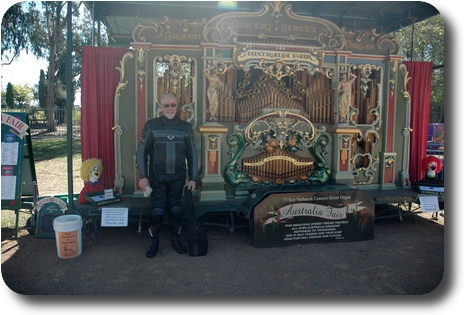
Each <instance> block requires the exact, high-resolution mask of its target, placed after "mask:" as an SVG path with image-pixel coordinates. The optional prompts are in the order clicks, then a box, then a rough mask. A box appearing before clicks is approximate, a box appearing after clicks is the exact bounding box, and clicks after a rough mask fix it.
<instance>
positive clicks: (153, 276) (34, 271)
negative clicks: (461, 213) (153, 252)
mask: <svg viewBox="0 0 464 315" xmlns="http://www.w3.org/2000/svg"><path fill="white" fill-rule="evenodd" d="M2 212H3V211H2ZM430 217H431V214H427V213H426V214H420V215H419V214H415V215H407V216H405V217H404V221H403V222H401V223H400V222H398V220H397V219H395V218H390V219H383V220H376V222H375V232H374V238H373V239H372V240H368V241H358V242H340V243H325V244H307V245H294V246H284V247H275V248H256V247H254V246H253V244H252V235H251V233H250V232H249V230H248V229H246V228H240V229H239V228H237V229H235V232H234V233H233V234H230V233H229V231H228V230H226V229H225V228H222V227H217V226H209V227H208V233H209V235H208V236H209V242H210V248H209V252H208V255H207V256H204V257H190V256H188V255H179V254H177V253H176V252H175V251H174V250H173V249H172V248H171V246H170V241H169V236H168V231H167V228H164V229H163V230H162V235H161V243H160V253H159V254H158V255H157V256H156V257H155V258H152V259H148V258H146V257H145V251H146V249H147V245H148V235H147V233H146V232H145V230H146V229H145V228H144V233H143V234H142V235H141V236H140V235H138V234H137V232H136V231H137V226H136V224H135V222H134V223H132V222H131V223H130V225H129V226H128V227H124V228H105V227H102V228H100V230H99V232H100V233H99V236H98V237H94V236H93V235H92V234H90V235H86V234H85V233H84V234H83V236H82V247H83V250H82V254H81V255H79V256H78V257H75V258H70V259H62V258H59V257H58V255H57V249H56V241H55V239H39V238H36V237H34V236H33V235H30V234H29V233H28V232H27V230H25V229H22V230H20V233H19V236H18V239H15V238H14V237H13V235H14V233H13V229H9V228H5V229H2V266H1V271H2V276H3V280H4V282H5V284H6V286H7V287H9V289H10V290H11V291H13V292H16V293H19V294H23V295H40V296H43V295H61V296H70V295H80V296H82V295H84V296H132V297H134V296H139V297H150V299H151V300H152V299H155V300H156V299H160V298H161V299H162V297H173V296H186V297H188V296H190V297H191V296H198V295H201V296H215V297H221V296H240V297H248V296H287V297H295V296H321V295H322V296H345V295H349V296H359V295H363V296H366V295H368V296H399V295H409V296H411V295H424V294H427V293H431V294H429V295H427V297H426V298H425V299H424V301H425V300H427V301H430V300H437V299H439V298H440V297H442V296H443V294H444V293H445V292H446V291H447V287H448V285H447V284H446V283H447V282H449V281H450V280H449V278H450V275H449V274H448V277H447V278H448V279H447V280H446V281H445V283H442V278H443V275H444V267H445V259H444V257H445V256H444V254H445V243H444V236H445V229H444V215H443V214H442V215H440V216H439V217H438V220H437V221H435V220H431V219H430ZM185 244H186V243H185ZM448 253H449V252H448ZM154 296H155V297H154ZM55 299H56V298H55ZM26 300H27V299H26ZM142 301H143V299H142ZM313 301H317V299H316V300H313Z"/></svg>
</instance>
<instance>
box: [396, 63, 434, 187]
mask: <svg viewBox="0 0 464 315" xmlns="http://www.w3.org/2000/svg"><path fill="white" fill-rule="evenodd" d="M403 64H404V65H405V66H406V68H407V69H408V72H409V74H408V77H410V78H411V80H409V82H408V85H407V89H408V91H409V95H410V97H411V128H412V133H411V156H410V159H409V180H410V181H411V184H412V185H414V184H415V183H416V182H418V181H419V180H421V179H422V178H423V177H424V174H423V172H422V171H421V162H422V159H423V158H424V157H425V156H426V155H427V131H428V125H429V114H430V92H431V89H432V63H431V62H422V61H407V62H403Z"/></svg>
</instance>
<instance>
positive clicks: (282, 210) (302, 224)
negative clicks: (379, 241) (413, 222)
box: [254, 190, 375, 247]
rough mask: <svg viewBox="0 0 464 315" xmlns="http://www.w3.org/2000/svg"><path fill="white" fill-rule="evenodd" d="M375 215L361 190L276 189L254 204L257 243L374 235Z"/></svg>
mask: <svg viewBox="0 0 464 315" xmlns="http://www.w3.org/2000/svg"><path fill="white" fill-rule="evenodd" d="M374 216H375V206H374V202H373V201H372V200H371V199H370V198H368V197H366V196H365V195H364V194H362V192H361V191H359V190H346V191H330V192H326V191H321V192H295V193H286V192H283V193H272V194H270V195H268V196H267V197H265V198H264V199H263V200H262V201H261V202H259V203H258V204H257V205H256V206H255V208H254V239H255V246H256V247H271V246H283V245H294V244H305V243H315V242H340V241H355V240H368V239H372V238H373V237H374Z"/></svg>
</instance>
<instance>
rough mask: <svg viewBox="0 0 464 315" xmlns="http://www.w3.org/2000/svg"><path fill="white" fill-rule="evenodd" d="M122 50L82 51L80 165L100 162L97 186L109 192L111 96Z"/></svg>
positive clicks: (111, 170)
mask: <svg viewBox="0 0 464 315" xmlns="http://www.w3.org/2000/svg"><path fill="white" fill-rule="evenodd" d="M127 51H128V50H127V49H125V48H108V47H82V73H81V82H82V84H81V106H82V108H81V148H82V161H85V160H87V159H90V158H98V159H101V160H102V164H103V172H102V175H101V177H100V183H101V184H102V185H103V186H104V187H105V189H108V188H113V186H114V178H115V164H114V141H113V131H112V127H113V125H114V94H115V91H116V87H117V85H118V82H119V79H120V74H119V72H118V70H117V69H116V67H119V66H120V63H119V62H120V61H121V60H122V57H123V56H124V54H125V53H126V52H127Z"/></svg>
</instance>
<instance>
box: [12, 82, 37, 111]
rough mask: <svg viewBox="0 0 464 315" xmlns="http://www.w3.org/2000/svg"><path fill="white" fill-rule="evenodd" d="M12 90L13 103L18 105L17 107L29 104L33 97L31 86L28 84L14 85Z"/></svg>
mask: <svg viewBox="0 0 464 315" xmlns="http://www.w3.org/2000/svg"><path fill="white" fill-rule="evenodd" d="M13 91H14V99H15V103H16V104H17V105H18V106H19V108H27V107H29V106H30V105H31V103H32V101H33V99H34V93H33V91H32V87H30V86H29V85H28V84H23V85H14V86H13Z"/></svg>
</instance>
